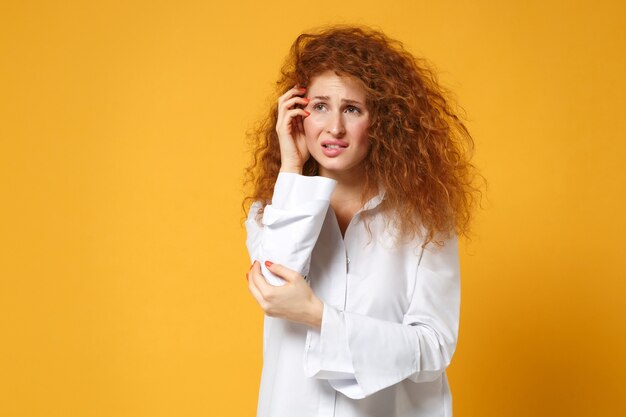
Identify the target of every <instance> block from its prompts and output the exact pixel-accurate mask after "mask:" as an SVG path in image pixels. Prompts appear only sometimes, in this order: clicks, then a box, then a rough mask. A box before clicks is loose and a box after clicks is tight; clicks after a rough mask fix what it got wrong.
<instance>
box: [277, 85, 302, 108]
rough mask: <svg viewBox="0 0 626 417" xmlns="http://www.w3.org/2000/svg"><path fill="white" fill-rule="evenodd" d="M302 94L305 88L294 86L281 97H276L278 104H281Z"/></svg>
mask: <svg viewBox="0 0 626 417" xmlns="http://www.w3.org/2000/svg"><path fill="white" fill-rule="evenodd" d="M304 93H306V88H304V87H298V86H295V87H293V88H290V89H289V90H287V91H286V92H285V94H283V95H282V96H280V97H278V103H279V104H281V103H283V102H284V101H286V100H288V99H289V98H291V97H293V96H296V95H297V96H300V95H302V94H304Z"/></svg>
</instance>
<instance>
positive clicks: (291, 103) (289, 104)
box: [279, 96, 311, 112]
mask: <svg viewBox="0 0 626 417" xmlns="http://www.w3.org/2000/svg"><path fill="white" fill-rule="evenodd" d="M309 101H311V100H309V99H308V98H306V97H300V96H295V97H291V98H290V99H289V100H285V101H284V102H282V103H281V104H279V107H280V110H282V111H283V112H285V111H287V110H290V109H293V108H296V107H295V106H296V104H299V105H301V106H303V107H306V106H307V105H308V104H309Z"/></svg>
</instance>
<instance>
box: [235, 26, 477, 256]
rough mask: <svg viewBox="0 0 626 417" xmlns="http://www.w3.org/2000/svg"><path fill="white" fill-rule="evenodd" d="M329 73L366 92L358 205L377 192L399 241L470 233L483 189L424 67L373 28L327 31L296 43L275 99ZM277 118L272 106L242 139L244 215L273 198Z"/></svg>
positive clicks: (444, 98) (465, 139)
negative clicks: (246, 155) (247, 144)
mask: <svg viewBox="0 0 626 417" xmlns="http://www.w3.org/2000/svg"><path fill="white" fill-rule="evenodd" d="M328 70H331V71H334V72H335V73H336V74H337V75H342V76H350V77H354V78H355V79H357V80H359V81H360V82H361V83H362V85H363V87H364V88H365V91H366V97H367V98H366V107H367V109H368V111H369V114H370V125H369V127H368V135H369V141H370V151H369V154H368V156H367V157H366V159H365V161H364V163H365V176H364V191H363V200H365V196H367V195H372V194H375V193H376V192H377V190H378V189H379V186H382V188H383V189H384V190H385V195H384V199H383V201H382V203H381V204H380V206H379V207H380V209H381V210H383V212H384V213H386V214H388V215H387V216H386V218H387V221H388V224H392V225H393V226H394V229H395V231H396V233H395V235H396V237H400V238H405V239H412V238H414V237H416V236H422V237H425V240H424V244H425V243H428V242H431V241H433V240H434V239H435V236H449V235H450V234H451V233H457V234H459V235H465V236H467V235H468V232H469V225H470V220H471V214H472V209H473V207H474V205H475V202H476V198H475V197H476V192H478V193H479V192H480V191H479V188H478V187H477V186H476V185H475V180H476V178H477V177H479V174H478V173H477V170H476V169H475V167H474V166H473V165H472V164H471V163H470V156H471V151H472V150H473V146H474V143H473V140H472V137H471V136H470V134H469V132H468V130H467V128H466V127H465V125H464V124H463V123H462V122H461V120H460V118H459V117H458V115H457V112H456V111H455V109H454V106H453V104H452V103H453V101H452V100H451V99H450V94H449V93H448V92H447V91H446V90H444V89H443V88H442V87H441V86H440V85H439V84H438V82H437V78H436V75H435V73H434V71H433V70H432V69H430V66H429V65H428V64H427V63H426V62H425V61H424V60H423V59H419V58H416V57H414V56H413V55H411V54H410V53H409V52H407V51H406V50H405V49H404V47H403V45H402V43H400V42H398V41H396V40H393V39H390V38H389V37H387V36H386V35H384V34H383V33H382V32H380V31H376V30H373V29H370V28H363V27H344V26H334V27H331V28H327V29H324V30H322V31H319V32H317V33H305V34H302V35H300V36H298V38H297V39H296V41H295V42H294V43H293V45H292V47H291V50H290V53H289V55H288V57H287V59H286V61H285V63H284V65H283V67H282V70H281V76H280V78H279V80H278V81H277V89H276V96H275V97H274V98H275V99H277V98H278V97H279V96H280V95H282V94H283V93H285V92H286V91H287V90H289V89H290V88H292V87H293V86H294V85H296V84H297V85H300V86H307V85H308V84H309V82H310V81H311V79H312V78H313V77H315V76H316V75H319V74H321V73H323V72H325V71H328ZM273 102H274V103H275V102H276V101H275V100H274V101H273ZM277 118H278V108H277V106H273V107H272V109H271V110H270V112H269V114H268V116H267V117H266V118H265V119H264V120H262V121H261V122H260V123H259V124H258V125H257V126H256V127H255V129H254V130H253V131H252V132H251V134H250V135H249V136H250V139H251V146H252V147H253V149H254V152H253V158H252V162H251V163H250V166H248V168H247V169H246V184H248V185H252V187H251V188H252V190H251V193H250V195H249V196H247V197H246V198H245V200H244V203H243V204H244V209H246V207H249V204H250V203H251V202H253V201H261V202H263V204H264V205H265V204H268V203H269V202H270V201H271V198H272V194H273V189H274V184H275V182H276V178H277V176H278V172H279V170H280V164H281V159H280V149H279V144H278V135H277V133H276V129H275V128H276V121H277ZM317 169H318V164H317V162H316V161H315V160H314V159H313V158H309V160H308V161H307V162H306V163H305V165H304V167H303V172H302V173H303V175H309V176H312V175H316V174H317ZM363 202H365V201H363ZM363 215H364V217H365V216H366V215H367V212H364V213H363ZM365 218H366V217H365ZM424 234H425V236H423V235H424Z"/></svg>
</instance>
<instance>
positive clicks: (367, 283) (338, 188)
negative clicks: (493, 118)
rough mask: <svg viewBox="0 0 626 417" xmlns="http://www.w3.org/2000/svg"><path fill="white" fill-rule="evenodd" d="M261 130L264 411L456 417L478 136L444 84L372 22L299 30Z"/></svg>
mask: <svg viewBox="0 0 626 417" xmlns="http://www.w3.org/2000/svg"><path fill="white" fill-rule="evenodd" d="M277 86H278V91H279V93H280V94H281V95H280V97H279V98H278V100H277V101H278V105H277V106H276V107H275V108H273V109H271V111H270V114H269V116H268V117H267V119H266V120H264V122H263V123H261V124H260V125H259V127H258V129H257V130H256V132H255V135H253V139H254V140H255V143H254V146H255V152H254V162H253V163H252V165H251V166H250V167H249V168H248V171H247V172H248V175H249V180H250V181H251V182H252V184H253V190H252V195H251V196H249V197H248V199H247V200H246V201H248V202H252V205H251V207H250V209H249V214H248V219H247V221H246V229H247V233H248V238H247V247H248V250H249V252H250V259H251V262H253V263H252V266H251V268H250V271H249V272H248V273H247V274H246V277H247V278H248V288H249V290H250V292H251V294H252V296H253V297H254V298H255V300H256V301H257V302H258V303H259V305H260V307H261V308H262V310H263V311H264V313H265V322H264V349H263V355H264V356H263V360H264V364H263V372H262V377H261V387H260V393H259V403H258V414H257V415H258V416H259V417H308V416H311V417H312V416H316V417H318V416H329V417H330V416H335V417H357V416H384V417H399V416H433V417H434V416H451V415H452V408H451V406H452V401H451V395H450V391H449V386H448V382H447V379H446V374H445V369H446V367H447V366H448V365H449V363H450V360H451V358H452V355H453V353H454V350H455V348H456V343H457V335H458V323H459V306H460V298H459V297H460V283H459V259H458V246H457V236H458V235H463V234H466V233H467V231H468V223H469V219H470V214H471V208H472V205H473V202H474V198H473V192H474V190H475V188H474V187H473V185H472V184H473V179H474V176H475V170H474V168H473V166H472V165H471V163H470V162H469V151H470V150H471V147H472V139H471V137H470V135H469V133H468V131H467V130H466V128H465V126H464V125H463V124H462V123H461V122H460V120H459V118H458V117H457V116H456V114H455V111H454V109H453V108H452V106H451V104H450V102H449V100H448V99H447V98H446V95H445V94H444V92H443V90H442V89H441V87H439V86H438V84H437V82H436V79H435V76H434V75H433V73H432V72H431V71H430V70H429V69H428V68H427V67H426V66H425V64H424V63H423V62H422V61H420V60H418V59H416V58H415V57H413V56H412V55H411V54H409V53H408V52H406V51H405V50H404V49H403V47H402V45H401V44H400V43H399V42H396V41H393V40H391V39H389V38H387V37H386V36H385V35H384V34H382V33H380V32H378V31H374V30H371V29H368V28H358V27H332V28H329V29H325V30H323V31H321V32H318V33H313V34H303V35H301V36H299V37H298V38H297V39H296V41H295V43H294V44H293V46H292V49H291V53H290V55H289V57H288V58H287V61H286V63H285V65H284V67H283V69H282V77H281V79H280V80H279V81H278V83H277Z"/></svg>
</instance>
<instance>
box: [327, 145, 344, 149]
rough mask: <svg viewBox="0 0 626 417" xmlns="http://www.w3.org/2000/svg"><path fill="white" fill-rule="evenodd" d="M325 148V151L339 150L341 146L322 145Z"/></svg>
mask: <svg viewBox="0 0 626 417" xmlns="http://www.w3.org/2000/svg"><path fill="white" fill-rule="evenodd" d="M324 147H325V148H327V149H340V148H341V146H339V145H324Z"/></svg>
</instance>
